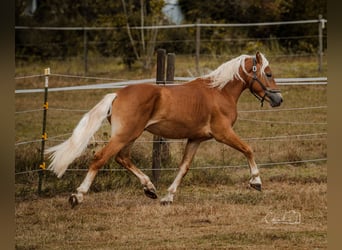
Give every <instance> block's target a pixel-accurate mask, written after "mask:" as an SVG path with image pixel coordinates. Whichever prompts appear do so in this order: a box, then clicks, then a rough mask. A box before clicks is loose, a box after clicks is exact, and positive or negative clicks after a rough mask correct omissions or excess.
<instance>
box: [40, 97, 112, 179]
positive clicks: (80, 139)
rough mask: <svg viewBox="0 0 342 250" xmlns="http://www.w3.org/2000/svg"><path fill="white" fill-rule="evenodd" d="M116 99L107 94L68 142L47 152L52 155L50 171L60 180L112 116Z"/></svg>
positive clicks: (88, 114) (86, 115)
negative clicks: (106, 119)
mask: <svg viewBox="0 0 342 250" xmlns="http://www.w3.org/2000/svg"><path fill="white" fill-rule="evenodd" d="M115 98H116V94H107V95H106V96H105V97H104V98H103V99H102V100H101V101H100V102H99V103H98V104H96V106H95V107H93V108H92V109H91V110H90V111H89V112H88V113H86V114H85V115H84V116H83V118H82V119H81V120H80V122H79V123H78V125H77V126H76V128H75V129H74V131H73V133H72V135H71V137H70V138H69V139H68V140H66V141H64V142H63V143H61V144H59V145H56V146H54V147H51V148H48V149H47V150H45V154H51V155H50V160H51V163H50V165H49V167H48V169H49V170H52V171H53V172H54V173H55V174H56V175H57V177H59V178H60V177H61V176H62V175H63V174H64V172H65V171H66V170H67V168H68V166H69V164H70V163H72V162H73V160H75V159H76V158H77V157H78V156H80V155H81V154H82V152H83V151H84V149H85V148H86V147H87V145H88V142H89V140H90V138H91V137H92V136H93V135H94V134H95V132H96V131H97V130H98V129H99V128H100V126H101V124H102V122H103V120H104V119H105V118H106V117H108V116H109V115H110V114H111V109H112V103H113V101H114V99H115Z"/></svg>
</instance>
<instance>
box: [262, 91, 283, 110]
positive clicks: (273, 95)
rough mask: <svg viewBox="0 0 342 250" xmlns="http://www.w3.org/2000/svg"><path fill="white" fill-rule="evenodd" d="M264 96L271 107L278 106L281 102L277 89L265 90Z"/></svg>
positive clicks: (281, 98)
mask: <svg viewBox="0 0 342 250" xmlns="http://www.w3.org/2000/svg"><path fill="white" fill-rule="evenodd" d="M266 97H267V99H268V101H269V103H270V105H271V107H278V106H280V104H281V103H282V102H283V97H282V95H281V94H280V92H279V91H277V92H274V91H268V90H266Z"/></svg>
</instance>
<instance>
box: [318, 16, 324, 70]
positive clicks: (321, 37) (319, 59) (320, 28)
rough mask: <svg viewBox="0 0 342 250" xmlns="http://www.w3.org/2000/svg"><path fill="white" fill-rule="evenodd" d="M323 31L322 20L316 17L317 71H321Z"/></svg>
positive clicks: (320, 17) (321, 17)
mask: <svg viewBox="0 0 342 250" xmlns="http://www.w3.org/2000/svg"><path fill="white" fill-rule="evenodd" d="M323 29H324V20H323V16H322V15H318V71H319V72H321V71H322V63H323Z"/></svg>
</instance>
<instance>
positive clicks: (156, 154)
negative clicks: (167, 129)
mask: <svg viewBox="0 0 342 250" xmlns="http://www.w3.org/2000/svg"><path fill="white" fill-rule="evenodd" d="M165 55H166V50H165V49H158V50H157V76H156V83H157V84H158V85H159V84H160V83H161V84H165ZM160 151H161V137H160V136H158V135H154V136H153V151H152V175H153V182H154V184H155V185H157V184H158V180H159V177H160V167H161V153H160Z"/></svg>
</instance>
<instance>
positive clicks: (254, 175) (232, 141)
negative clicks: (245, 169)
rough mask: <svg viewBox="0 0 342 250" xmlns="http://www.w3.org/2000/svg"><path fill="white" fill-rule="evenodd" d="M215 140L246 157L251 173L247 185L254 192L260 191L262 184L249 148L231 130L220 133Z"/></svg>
mask: <svg viewBox="0 0 342 250" xmlns="http://www.w3.org/2000/svg"><path fill="white" fill-rule="evenodd" d="M215 139H216V140H217V141H219V142H222V143H224V144H227V145H228V146H230V147H232V148H234V149H236V150H238V151H240V152H242V153H243V154H244V155H245V156H246V158H247V161H248V165H249V168H250V173H251V179H250V181H249V184H250V186H251V187H253V188H255V189H256V190H258V191H261V184H262V183H261V179H260V173H259V169H258V166H257V164H256V163H255V160H254V155H253V151H252V149H251V147H250V146H249V145H248V144H246V143H245V142H243V141H242V140H241V139H240V138H239V137H238V136H237V135H236V134H235V132H234V131H233V130H232V129H229V130H227V131H222V132H221V133H220V134H219V135H215Z"/></svg>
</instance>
